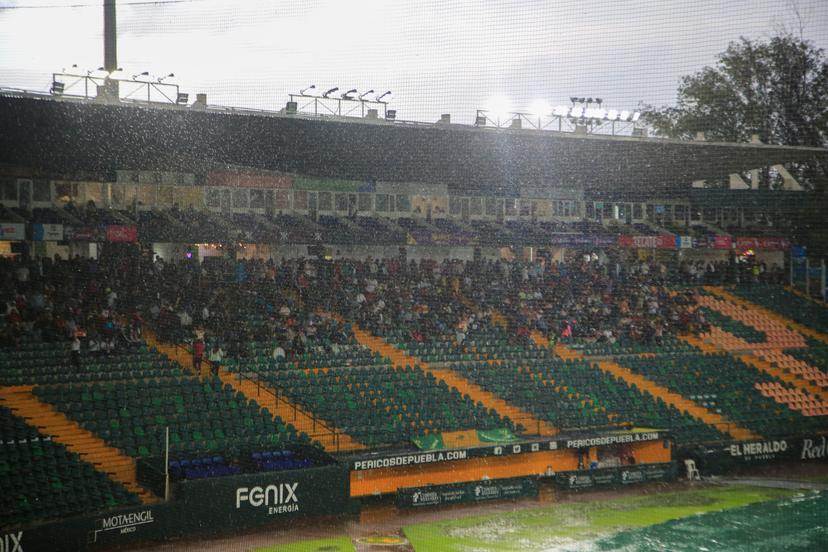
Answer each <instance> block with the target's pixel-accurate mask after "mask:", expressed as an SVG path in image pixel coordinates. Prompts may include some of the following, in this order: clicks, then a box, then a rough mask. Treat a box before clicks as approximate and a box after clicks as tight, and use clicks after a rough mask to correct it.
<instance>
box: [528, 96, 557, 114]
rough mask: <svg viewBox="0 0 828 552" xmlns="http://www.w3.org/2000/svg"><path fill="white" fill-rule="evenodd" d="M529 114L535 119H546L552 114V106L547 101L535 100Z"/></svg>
mask: <svg viewBox="0 0 828 552" xmlns="http://www.w3.org/2000/svg"><path fill="white" fill-rule="evenodd" d="M529 113H531V114H532V115H534V116H535V117H545V116H547V115H549V114H550V113H552V106H550V105H549V102H547V101H546V100H535V101H534V102H532V105H530V106H529Z"/></svg>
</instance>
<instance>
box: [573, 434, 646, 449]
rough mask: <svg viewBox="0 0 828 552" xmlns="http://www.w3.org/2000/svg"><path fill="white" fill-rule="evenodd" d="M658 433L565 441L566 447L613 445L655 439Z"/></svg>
mask: <svg viewBox="0 0 828 552" xmlns="http://www.w3.org/2000/svg"><path fill="white" fill-rule="evenodd" d="M656 439H658V433H655V432H651V433H625V434H623V435H609V436H607V437H594V438H592V439H571V440H569V441H567V442H566V448H585V447H598V446H602V445H615V444H620V443H633V442H636V441H655V440H656Z"/></svg>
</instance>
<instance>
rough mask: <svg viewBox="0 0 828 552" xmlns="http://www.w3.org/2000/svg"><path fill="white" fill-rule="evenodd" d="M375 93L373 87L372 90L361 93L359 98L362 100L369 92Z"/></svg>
mask: <svg viewBox="0 0 828 552" xmlns="http://www.w3.org/2000/svg"><path fill="white" fill-rule="evenodd" d="M373 93H374V89H373V88H372V89H371V90H369V91H368V92H363V93H362V94H360V95H359V99H360V100H364V99H365V96H367V95H368V94H373Z"/></svg>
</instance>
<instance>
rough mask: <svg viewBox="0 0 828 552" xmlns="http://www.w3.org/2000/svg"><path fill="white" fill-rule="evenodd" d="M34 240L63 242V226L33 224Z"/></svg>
mask: <svg viewBox="0 0 828 552" xmlns="http://www.w3.org/2000/svg"><path fill="white" fill-rule="evenodd" d="M32 239H33V240H34V241H62V240H63V225H62V224H32Z"/></svg>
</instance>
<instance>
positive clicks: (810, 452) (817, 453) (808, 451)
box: [800, 436, 828, 460]
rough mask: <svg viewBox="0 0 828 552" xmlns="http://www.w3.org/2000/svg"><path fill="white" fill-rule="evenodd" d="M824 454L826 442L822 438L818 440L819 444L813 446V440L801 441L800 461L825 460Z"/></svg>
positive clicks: (827, 446) (826, 449) (826, 448)
mask: <svg viewBox="0 0 828 552" xmlns="http://www.w3.org/2000/svg"><path fill="white" fill-rule="evenodd" d="M826 453H828V441H826V440H825V437H824V436H823V437H822V438H821V439H820V444H817V445H814V441H813V440H811V439H805V440H804V441H802V455H801V456H800V460H805V459H808V460H816V459H817V458H826V457H827V456H826Z"/></svg>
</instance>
